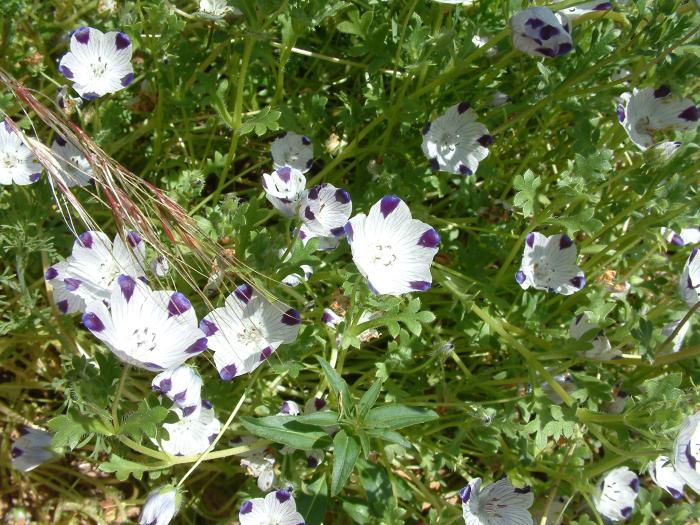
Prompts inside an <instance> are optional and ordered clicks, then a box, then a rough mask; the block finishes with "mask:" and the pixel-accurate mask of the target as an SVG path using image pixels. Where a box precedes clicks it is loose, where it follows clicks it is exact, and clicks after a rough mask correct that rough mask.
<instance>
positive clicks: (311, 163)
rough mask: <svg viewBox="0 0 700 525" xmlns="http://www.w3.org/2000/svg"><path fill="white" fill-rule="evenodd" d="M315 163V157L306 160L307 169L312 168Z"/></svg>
mask: <svg viewBox="0 0 700 525" xmlns="http://www.w3.org/2000/svg"><path fill="white" fill-rule="evenodd" d="M313 165H314V159H309V160H307V161H306V169H307V170H310V169H311V166H313Z"/></svg>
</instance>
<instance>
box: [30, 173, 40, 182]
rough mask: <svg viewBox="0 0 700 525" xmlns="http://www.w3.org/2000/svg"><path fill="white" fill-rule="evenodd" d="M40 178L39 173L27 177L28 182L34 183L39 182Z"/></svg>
mask: <svg viewBox="0 0 700 525" xmlns="http://www.w3.org/2000/svg"><path fill="white" fill-rule="evenodd" d="M40 177H41V173H32V174H31V175H30V176H29V182H36V181H38V180H39V178H40Z"/></svg>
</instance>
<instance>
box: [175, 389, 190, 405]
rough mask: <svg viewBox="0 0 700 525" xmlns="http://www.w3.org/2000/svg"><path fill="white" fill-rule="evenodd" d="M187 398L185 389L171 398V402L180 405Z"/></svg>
mask: <svg viewBox="0 0 700 525" xmlns="http://www.w3.org/2000/svg"><path fill="white" fill-rule="evenodd" d="M186 397H187V389H186V388H185V389H184V390H183V391H182V392H178V393H177V394H175V395H174V396H173V401H175V402H176V403H182V402H183V401H184V400H185V398H186Z"/></svg>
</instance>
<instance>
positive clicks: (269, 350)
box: [260, 346, 274, 361]
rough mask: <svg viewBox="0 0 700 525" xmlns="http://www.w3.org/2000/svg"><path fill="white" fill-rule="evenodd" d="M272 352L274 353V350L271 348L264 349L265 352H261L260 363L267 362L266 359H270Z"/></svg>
mask: <svg viewBox="0 0 700 525" xmlns="http://www.w3.org/2000/svg"><path fill="white" fill-rule="evenodd" d="M272 352H274V350H273V349H272V347H271V346H267V347H265V348H263V351H262V352H260V361H265V359H267V358H268V357H270V356H271V355H272Z"/></svg>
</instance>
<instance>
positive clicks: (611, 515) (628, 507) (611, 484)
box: [594, 467, 639, 521]
mask: <svg viewBox="0 0 700 525" xmlns="http://www.w3.org/2000/svg"><path fill="white" fill-rule="evenodd" d="M638 495H639V478H638V477H637V474H635V473H634V472H632V471H631V470H630V469H629V468H627V467H619V468H616V469H613V470H611V471H610V472H608V473H607V474H605V476H603V479H601V480H600V482H599V483H598V493H597V494H596V497H595V499H594V503H595V506H596V509H598V512H600V513H601V514H602V515H603V516H604V517H605V518H607V519H609V520H610V521H622V520H626V519H627V518H629V517H630V516H631V515H632V511H633V510H634V501H635V500H636V499H637V496H638Z"/></svg>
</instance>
